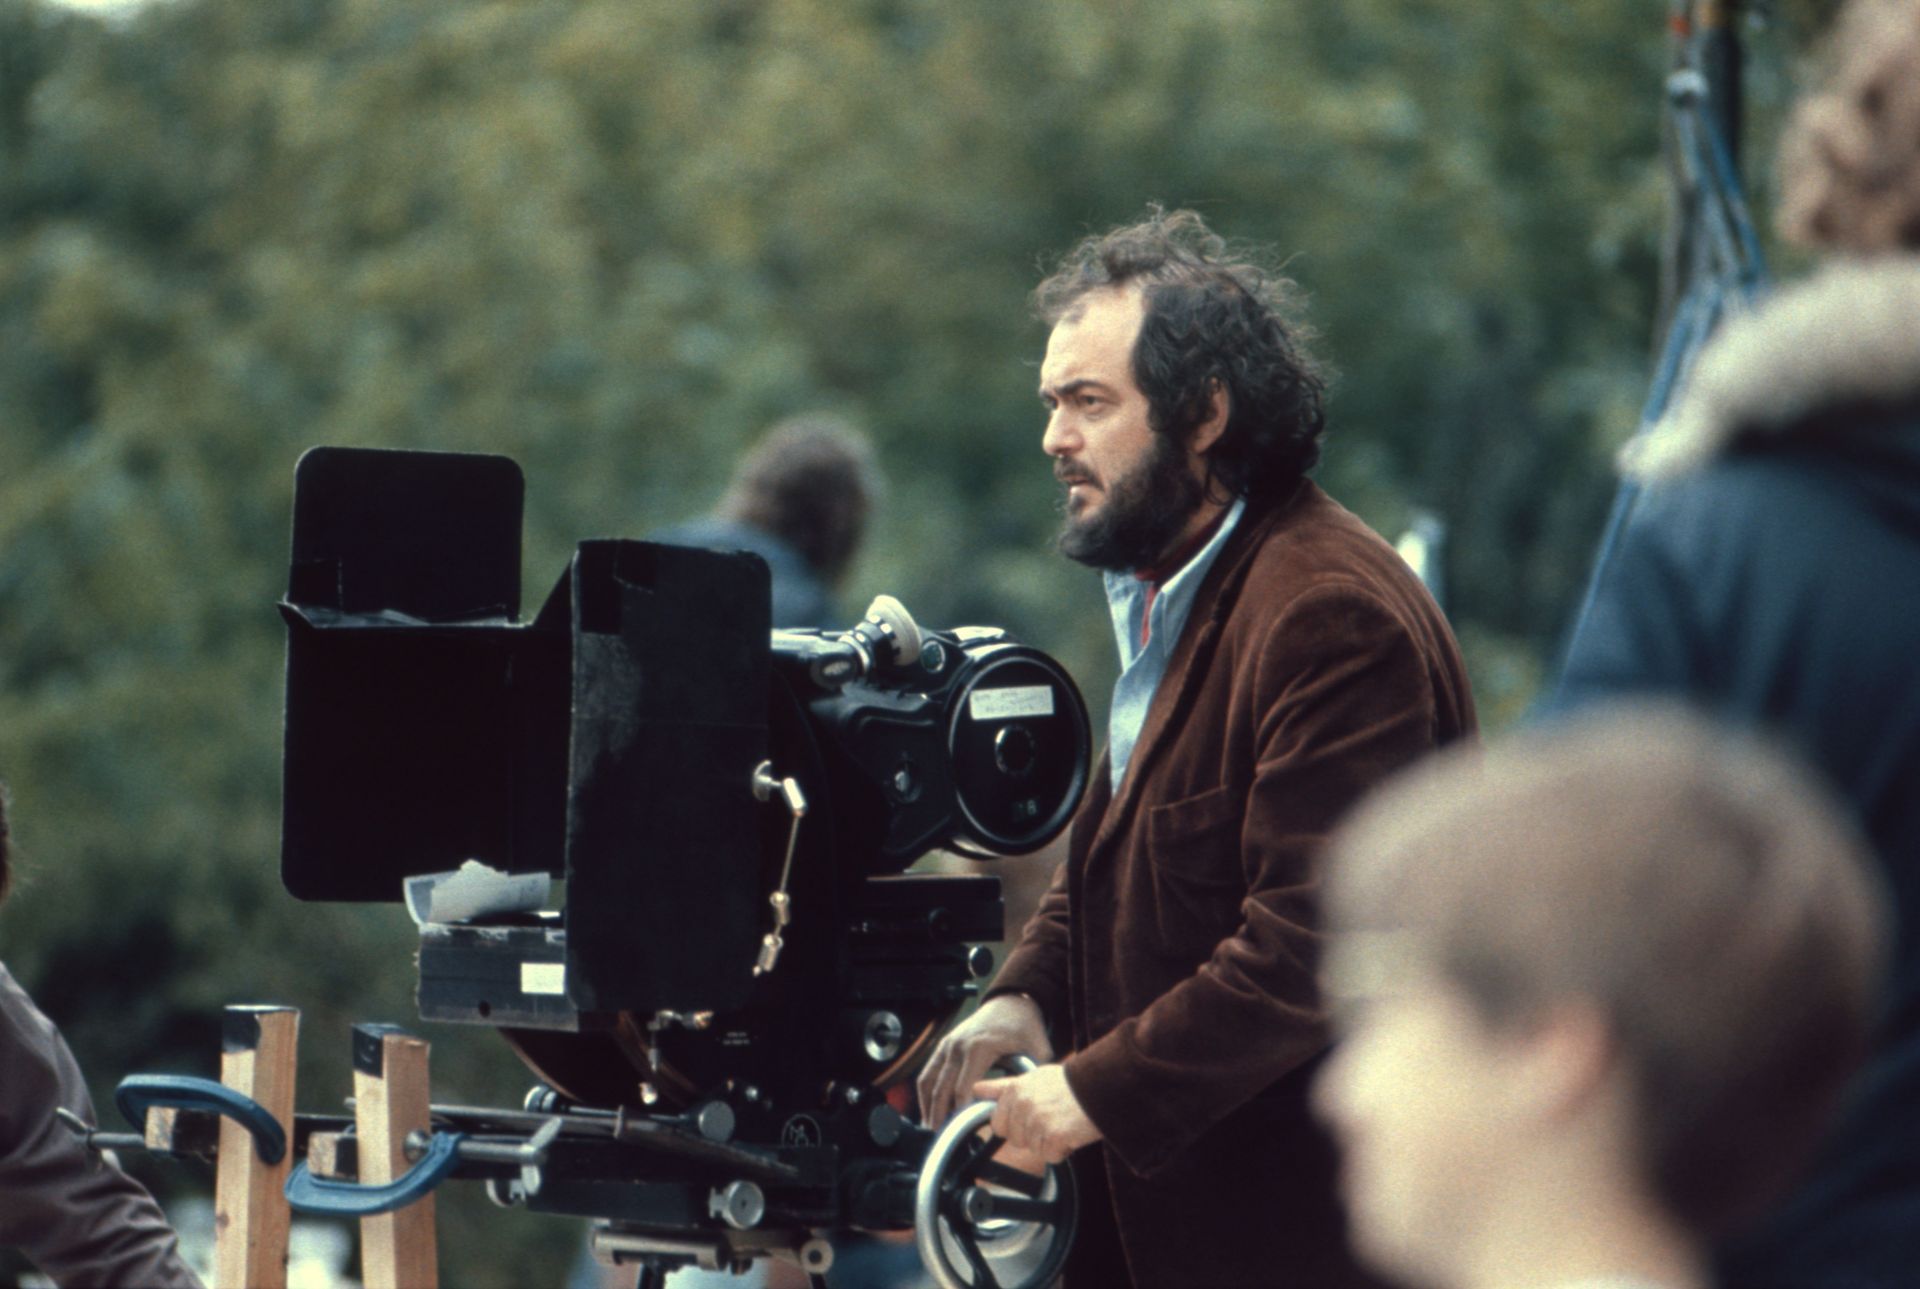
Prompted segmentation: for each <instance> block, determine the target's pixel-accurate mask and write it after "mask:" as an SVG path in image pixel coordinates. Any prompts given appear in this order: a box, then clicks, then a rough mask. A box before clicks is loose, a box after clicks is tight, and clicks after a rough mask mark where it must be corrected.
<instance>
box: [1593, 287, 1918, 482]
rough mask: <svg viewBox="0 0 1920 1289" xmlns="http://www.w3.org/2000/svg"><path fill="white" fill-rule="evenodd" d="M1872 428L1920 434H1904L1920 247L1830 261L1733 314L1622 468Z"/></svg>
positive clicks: (1660, 470) (1657, 468)
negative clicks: (1915, 253)
mask: <svg viewBox="0 0 1920 1289" xmlns="http://www.w3.org/2000/svg"><path fill="white" fill-rule="evenodd" d="M1836 414H1838V415H1836ZM1856 414H1857V415H1856ZM1873 426H1886V427H1893V428H1895V429H1897V430H1898V431H1899V432H1900V437H1902V438H1905V439H1910V440H1914V441H1915V442H1916V443H1917V444H1920V436H1917V435H1915V434H1913V433H1908V432H1907V431H1908V429H1909V428H1910V427H1912V428H1920V257H1908V256H1901V257H1897V258H1884V259H1876V260H1867V261H1852V262H1847V263H1842V264H1835V265H1832V266H1830V267H1828V268H1826V269H1824V270H1822V271H1821V272H1819V273H1816V274H1815V275H1814V276H1812V277H1810V278H1808V279H1806V280H1805V281H1802V282H1799V283H1797V284H1795V285H1793V286H1791V287H1787V288H1785V289H1783V290H1781V291H1780V292H1779V293H1778V294H1777V295H1775V296H1774V297H1772V298H1771V299H1769V300H1768V301H1766V302H1765V303H1764V304H1763V305H1761V307H1760V308H1759V309H1757V310H1756V311H1754V312H1753V313H1751V314H1747V315H1745V316H1742V317H1737V318H1735V319H1733V320H1732V321H1730V322H1728V323H1727V324H1726V326H1725V327H1724V328H1723V329H1722V331H1721V333H1720V334H1719V335H1718V336H1716V337H1715V338H1714V339H1713V341H1712V342H1711V343H1710V344H1709V345H1708V346H1707V348H1706V350H1705V352H1703V353H1702V354H1701V355H1700V360H1699V362H1698V364H1697V365H1696V366H1695V368H1694V371H1693V375H1692V378H1691V379H1690V380H1689V382H1688V384H1687V388H1686V391H1685V392H1684V393H1683V394H1682V395H1681V397H1680V399H1679V401H1678V402H1677V403H1676V405H1675V406H1674V407H1673V409H1672V410H1671V411H1669V412H1668V414H1667V416H1666V417H1665V419H1663V420H1662V421H1661V422H1660V423H1659V424H1658V425H1656V426H1655V427H1654V428H1653V429H1652V430H1650V431H1649V432H1648V433H1647V434H1645V435H1643V436H1641V437H1640V438H1638V439H1636V440H1635V441H1634V442H1632V443H1630V444H1629V445H1628V446H1627V449H1626V451H1625V452H1624V453H1623V454H1622V467H1623V469H1624V470H1625V472H1626V473H1627V474H1629V475H1631V476H1633V477H1635V478H1639V479H1644V480H1651V479H1659V478H1665V477H1671V476H1673V475H1678V474H1684V473H1687V472H1689V471H1691V470H1693V469H1696V468H1698V467H1699V466H1702V465H1704V464H1706V463H1707V462H1708V461H1711V460H1712V459H1714V458H1715V457H1717V456H1719V455H1721V454H1722V453H1723V452H1725V451H1726V450H1728V449H1729V448H1731V447H1733V446H1734V445H1735V444H1743V443H1752V444H1754V445H1755V446H1758V445H1759V444H1760V443H1761V442H1763V441H1767V440H1775V441H1782V442H1783V445H1784V441H1785V440H1794V441H1795V446H1800V445H1802V444H1804V445H1805V446H1809V447H1810V446H1813V445H1814V444H1815V442H1816V441H1817V439H1818V437H1819V436H1829V437H1831V436H1836V435H1838V436H1840V437H1847V436H1848V435H1849V434H1850V433H1851V432H1852V431H1853V430H1870V428H1871V427H1873ZM1878 446H1879V447H1881V448H1882V449H1884V448H1887V447H1890V446H1892V445H1891V444H1887V443H1881V444H1879V445H1878Z"/></svg>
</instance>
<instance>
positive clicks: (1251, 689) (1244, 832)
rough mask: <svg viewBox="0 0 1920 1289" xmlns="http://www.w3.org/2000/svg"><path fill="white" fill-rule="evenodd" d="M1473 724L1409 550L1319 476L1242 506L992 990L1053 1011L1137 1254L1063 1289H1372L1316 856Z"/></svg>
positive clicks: (1091, 1166)
mask: <svg viewBox="0 0 1920 1289" xmlns="http://www.w3.org/2000/svg"><path fill="white" fill-rule="evenodd" d="M1474 728H1475V726H1474V715H1473V700H1472V697H1471V695H1470V693H1469V690H1468V685H1467V678H1466V670H1465V668H1464V666H1463V665H1462V663H1461V660H1460V654H1459V649H1458V647H1457V646H1456V644H1455V642H1454V639H1453V633H1452V632H1451V631H1450V630H1449V629H1448V627H1447V624H1446V620H1445V619H1444V618H1443V617H1442V616H1441V614H1440V610H1439V607H1438V606H1437V605H1435V604H1434V602H1433V599H1432V597H1431V596H1429V595H1428V594H1427V591H1426V588H1425V587H1423V586H1422V585H1421V584H1420V582H1419V579H1417V578H1416V577H1415V576H1414V575H1413V572H1412V571H1411V570H1410V569H1409V568H1408V567H1407V565H1406V562H1405V561H1404V560H1402V559H1401V558H1400V556H1399V555H1398V554H1396V553H1395V552H1394V550H1393V548H1392V547H1391V546H1389V545H1387V543H1386V542H1384V541H1382V540H1381V539H1380V538H1379V536H1377V535H1376V534H1375V533H1373V532H1372V531H1371V530H1370V529H1368V528H1367V527H1366V526H1365V525H1364V524H1362V523H1361V522H1360V521H1359V520H1358V519H1356V518H1355V517H1354V516H1353V515H1352V514H1350V513H1348V512H1347V511H1346V510H1345V509H1344V508H1343V507H1341V506H1340V505H1339V504H1338V503H1336V502H1335V501H1333V500H1332V499H1331V498H1329V497H1328V496H1327V495H1326V493H1324V492H1322V491H1321V490H1320V489H1319V488H1318V487H1317V486H1315V485H1314V484H1312V483H1310V482H1305V481H1303V482H1302V483H1301V484H1300V486H1299V488H1298V490H1297V491H1296V493H1295V494H1294V496H1293V497H1292V498H1290V499H1289V500H1288V501H1286V502H1284V503H1282V504H1280V505H1277V506H1276V507H1274V508H1272V509H1270V510H1267V511H1264V512H1259V513H1249V514H1247V515H1246V516H1245V517H1244V518H1243V519H1242V520H1241V521H1240V523H1239V525H1238V526H1237V527H1235V529H1234V530H1233V532H1232V534H1231V535H1230V536H1229V537H1228V538H1227V542H1226V545H1225V546H1224V547H1223V548H1222V549H1221V551H1220V554H1219V556H1218V557H1217V558H1216V559H1215V560H1214V562H1213V566H1212V567H1211V568H1210V569H1209V570H1208V571H1207V575H1206V578H1205V580H1204V581H1203V582H1202V583H1201V585H1200V589H1199V592H1198V594H1197V595H1196V597H1195V599H1194V602H1193V607H1192V609H1191V611H1190V613H1189V615H1188V617H1187V622H1186V626H1185V628H1184V629H1183V630H1182V632H1181V634H1180V640H1179V643H1178V644H1177V645H1176V646H1175V647H1174V651H1173V654H1172V656H1171V657H1170V659H1169V660H1168V664H1167V672H1166V675H1165V676H1163V677H1162V678H1161V680H1160V684H1159V686H1158V687H1157V688H1156V690H1155V691H1154V696H1153V701H1152V703H1151V705H1150V706H1149V708H1148V711H1147V717H1146V722H1145V724H1144V726H1143V727H1142V729H1141V731H1140V739H1139V741H1138V742H1137V743H1136V744H1135V746H1134V751H1133V755H1132V757H1131V759H1130V760H1129V761H1128V764H1127V770H1126V774H1125V776H1124V777H1123V778H1122V780H1121V783H1120V785H1119V788H1118V790H1117V791H1115V790H1113V789H1112V788H1111V786H1110V785H1111V780H1110V776H1109V774H1108V772H1107V764H1106V758H1104V757H1103V758H1102V759H1101V764H1100V766H1099V768H1098V769H1097V770H1096V771H1095V772H1094V775H1093V779H1092V785H1093V786H1092V787H1091V789H1090V790H1089V791H1088V793H1087V796H1086V799H1085V800H1084V801H1083V802H1082V803H1081V806H1080V811H1079V813H1078V814H1077V815H1076V816H1075V818H1074V822H1073V828H1072V831H1071V833H1070V835H1069V840H1068V848H1067V859H1066V862H1065V863H1064V864H1062V865H1061V867H1060V872H1059V875H1058V876H1057V877H1056V879H1055V882H1054V885H1053V887H1052V889H1051V890H1049V891H1048V893H1047V894H1046V896H1045V897H1044V898H1043V899H1042V900H1041V903H1040V907H1039V910H1038V911H1037V912H1036V913H1035V915H1034V917H1033V919H1032V920H1031V921H1030V922H1029V923H1028V925H1027V928H1026V930H1025V932H1024V934H1023V936H1022V939H1021V942H1020V944H1019V945H1018V946H1017V947H1016V948H1015V949H1014V951H1013V952H1012V953H1011V954H1010V955H1009V957H1008V959H1007V962H1006V965H1005V966H1004V967H1003V968H1002V969H1001V971H1000V974H999V976H998V977H997V978H996V979H995V981H994V985H993V990H992V992H994V993H1005V992H1014V991H1017V992H1021V993H1025V994H1028V995H1029V996H1030V997H1032V998H1033V999H1034V1000H1035V1002H1037V1003H1038V1004H1039V1006H1040V1010H1041V1012H1042V1013H1043V1014H1044V1015H1045V1016H1046V1018H1047V1021H1048V1023H1049V1025H1050V1026H1051V1027H1052V1029H1053V1030H1054V1033H1055V1035H1056V1038H1055V1046H1056V1048H1058V1049H1060V1050H1062V1051H1064V1052H1067V1053H1068V1054H1067V1055H1066V1057H1065V1059H1064V1060H1063V1062H1062V1067H1063V1069H1064V1071H1065V1074H1066V1078H1067V1083H1068V1086H1069V1087H1071V1088H1072V1089H1073V1092H1074V1095H1075V1097H1076V1098H1078V1100H1079V1101H1080V1104H1081V1106H1082V1107H1083V1108H1084V1109H1085V1111H1086V1113H1087V1115H1088V1116H1089V1117H1090V1118H1091V1119H1092V1120H1093V1122H1094V1125H1095V1126H1096V1127H1098V1128H1099V1129H1100V1131H1101V1133H1102V1136H1103V1138H1104V1140H1103V1141H1102V1142H1100V1143H1099V1144H1098V1145H1096V1146H1093V1147H1090V1148H1089V1149H1088V1150H1086V1151H1083V1152H1081V1153H1080V1155H1078V1156H1076V1158H1075V1171H1076V1174H1079V1175H1081V1177H1082V1186H1083V1195H1084V1196H1085V1198H1084V1199H1083V1203H1082V1208H1083V1210H1085V1209H1087V1208H1088V1207H1089V1205H1092V1204H1099V1205H1101V1206H1102V1209H1103V1210H1106V1211H1102V1212H1097V1213H1091V1214H1089V1215H1088V1216H1087V1217H1086V1218H1085V1219H1083V1220H1085V1221H1087V1222H1088V1224H1089V1225H1090V1226H1092V1227H1093V1228H1094V1229H1095V1230H1096V1231H1099V1230H1105V1231H1106V1232H1109V1233H1111V1234H1110V1236H1109V1238H1112V1236H1117V1241H1118V1243H1119V1245H1120V1249H1119V1250H1118V1252H1119V1253H1120V1254H1121V1256H1122V1257H1123V1258H1124V1262H1125V1269H1124V1271H1120V1270H1119V1269H1118V1268H1113V1266H1112V1263H1111V1262H1110V1261H1103V1263H1102V1264H1101V1265H1102V1269H1101V1270H1090V1269H1088V1268H1087V1267H1086V1265H1085V1264H1084V1263H1076V1262H1075V1261H1069V1263H1068V1266H1067V1276H1068V1285H1069V1286H1070V1289H1078V1286H1080V1285H1082V1284H1090V1285H1093V1286H1094V1287H1095V1289H1122V1286H1123V1284H1124V1282H1125V1281H1127V1280H1130V1281H1131V1282H1132V1283H1133V1284H1134V1285H1137V1286H1141V1287H1142V1289H1175V1287H1178V1286H1193V1287H1194V1289H1230V1287H1231V1286H1241V1285H1245V1286H1254V1285H1257V1286H1261V1287H1262V1289H1288V1287H1290V1286H1297V1287H1298V1289H1339V1287H1341V1286H1354V1285H1365V1284H1370V1283H1372V1282H1371V1281H1370V1279H1369V1278H1368V1277H1366V1276H1365V1275H1364V1273H1362V1272H1361V1271H1360V1270H1359V1269H1358V1267H1357V1266H1356V1265H1355V1263H1354V1261H1353V1256H1352V1254H1351V1253H1350V1252H1349V1251H1348V1248H1347V1241H1346V1224H1345V1220H1344V1216H1343V1213H1342V1209H1341V1205H1340V1203H1339V1201H1338V1199H1337V1197H1336V1194H1335V1182H1334V1172H1335V1165H1334V1160H1333V1152H1332V1149H1331V1145H1330V1143H1329V1142H1328V1140H1327V1139H1326V1138H1325V1136H1324V1135H1323V1134H1322V1133H1321V1131H1320V1130H1319V1128H1318V1127H1317V1125H1316V1124H1315V1123H1314V1122H1313V1119H1312V1116H1311V1114H1310V1111H1309V1105H1308V1088H1309V1085H1310V1083H1311V1081H1312V1075H1313V1072H1314V1067H1315V1065H1316V1063H1317V1061H1318V1058H1319V1057H1320V1055H1321V1053H1322V1052H1323V1051H1324V1050H1325V1049H1326V1046H1327V1043H1328V1033H1327V1026H1326V1020H1325V1015H1324V1012H1323V1010H1322V1006H1321V1001H1320V992H1319V987H1318V983H1317V980H1316V977H1315V972H1316V968H1317V964H1318V956H1319V943H1320V932H1319V919H1318V913H1317V892H1318V886H1319V869H1318V865H1319V859H1320V850H1321V843H1322V842H1323V841H1324V839H1325V836H1326V834H1327V832H1328V831H1329V830H1330V829H1331V828H1332V826H1333V824H1334V822H1335V821H1336V820H1337V819H1339V817H1340V816H1341V815H1342V814H1343V813H1344V812H1345V811H1346V810H1347V808H1348V807H1349V806H1351V805H1352V804H1353V802H1354V801H1355V800H1356V799H1357V798H1358V797H1359V796H1360V795H1361V794H1362V793H1364V792H1365V791H1366V790H1367V789H1368V788H1370V787H1372V786H1373V785H1374V784H1376V783H1378V782H1379V781H1380V780H1382V779H1384V778H1386V777H1387V776H1388V775H1390V774H1392V773H1393V772H1394V771H1396V770H1398V769H1400V768H1402V767H1404V766H1406V765H1407V764H1408V763H1410V762H1412V761H1414V760H1416V759H1417V758H1419V757H1421V756H1423V755H1425V754H1426V753H1427V752H1430V751H1432V750H1433V749H1434V748H1436V747H1439V746H1442V745H1444V744H1446V743H1450V742H1452V741H1454V740H1456V739H1460V738H1463V737H1468V736H1470V735H1471V734H1472V733H1473V731H1474ZM1079 1252H1080V1251H1079V1250H1076V1255H1078V1254H1079ZM1111 1256H1112V1255H1111V1254H1107V1255H1106V1257H1108V1258H1110V1257H1111Z"/></svg>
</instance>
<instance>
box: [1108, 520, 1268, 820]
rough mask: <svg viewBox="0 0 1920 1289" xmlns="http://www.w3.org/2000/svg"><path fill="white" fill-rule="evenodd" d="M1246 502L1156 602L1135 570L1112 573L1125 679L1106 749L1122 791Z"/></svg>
mask: <svg viewBox="0 0 1920 1289" xmlns="http://www.w3.org/2000/svg"><path fill="white" fill-rule="evenodd" d="M1246 508H1247V503H1246V502H1245V500H1236V501H1235V502H1234V503H1233V506H1232V508H1231V509H1229V510H1228V511H1227V514H1226V517H1225V518H1224V519H1222V520H1221V521H1220V527H1219V528H1218V529H1216V530H1215V532H1214V534H1213V537H1212V538H1211V539H1210V540H1209V541H1208V542H1207V544H1206V545H1205V546H1202V547H1201V548H1200V551H1199V553H1198V554H1197V555H1195V556H1194V557H1193V558H1192V559H1190V560H1188V561H1187V562H1186V564H1185V565H1184V566H1183V567H1182V568H1181V569H1180V571H1179V572H1178V573H1175V574H1174V575H1173V576H1172V577H1170V578H1168V579H1167V580H1166V581H1164V582H1162V583H1161V584H1160V589H1159V590H1158V591H1157V592H1155V593H1154V596H1153V604H1152V606H1151V607H1149V606H1148V604H1147V584H1146V583H1145V582H1142V581H1141V580H1140V579H1139V578H1137V577H1135V576H1133V575H1132V574H1131V573H1108V574H1107V575H1106V581H1107V607H1108V608H1109V609H1111V610H1112V612H1113V635H1114V639H1115V641H1116V642H1117V643H1118V644H1119V646H1120V679H1118V680H1116V681H1114V682H1113V710H1112V712H1111V713H1110V714H1109V715H1108V717H1107V750H1108V752H1109V754H1110V756H1111V758H1112V765H1111V767H1110V769H1111V771H1112V782H1113V791H1114V793H1115V794H1116V795H1118V793H1119V791H1120V781H1121V780H1122V779H1124V778H1125V777H1126V773H1127V762H1128V761H1129V760H1131V759H1132V757H1133V745H1134V744H1135V743H1136V742H1138V741H1139V738H1140V727H1141V726H1142V725H1144V724H1146V720H1147V708H1148V707H1149V706H1150V705H1151V704H1152V702H1153V693H1154V691H1155V690H1156V689H1158V688H1160V678H1161V677H1162V676H1165V675H1166V674H1167V663H1168V661H1169V660H1170V659H1171V658H1172V657H1173V647H1174V646H1175V645H1176V644H1178V643H1180V632H1181V631H1182V630H1183V629H1184V628H1185V627H1186V625H1187V614H1188V613H1190V612H1191V611H1192V609H1193V597H1194V596H1195V595H1197V594H1199V591H1200V584H1201V583H1202V582H1204V581H1206V580H1207V570H1208V569H1210V568H1212V567H1213V561H1214V559H1215V558H1216V557H1217V556H1218V555H1219V554H1220V548H1221V547H1223V546H1225V545H1226V544H1227V537H1228V535H1229V534H1231V533H1232V532H1233V528H1234V525H1235V524H1237V523H1239V522H1240V516H1241V514H1242V513H1243V512H1245V510H1246ZM1143 615H1144V616H1145V618H1146V620H1147V623H1148V627H1149V629H1148V631H1147V643H1146V644H1145V645H1144V646H1142V645H1141V643H1140V623H1141V619H1142V616H1143Z"/></svg>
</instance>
